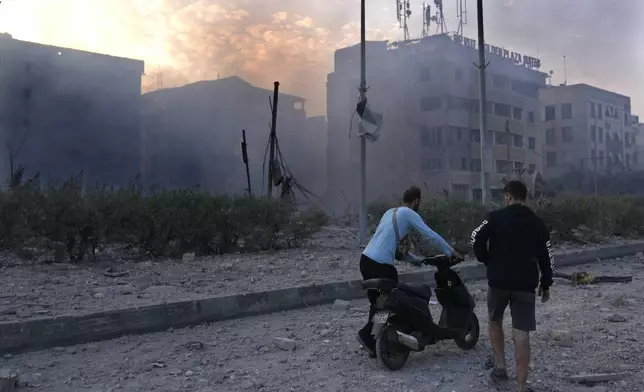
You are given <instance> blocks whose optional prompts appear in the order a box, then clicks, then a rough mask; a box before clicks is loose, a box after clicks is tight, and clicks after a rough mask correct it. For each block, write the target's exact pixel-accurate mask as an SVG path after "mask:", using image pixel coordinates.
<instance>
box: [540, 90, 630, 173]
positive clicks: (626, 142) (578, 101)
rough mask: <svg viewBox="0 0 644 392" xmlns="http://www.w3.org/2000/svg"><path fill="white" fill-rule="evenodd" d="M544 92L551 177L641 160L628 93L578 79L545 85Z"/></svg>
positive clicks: (547, 164)
mask: <svg viewBox="0 0 644 392" xmlns="http://www.w3.org/2000/svg"><path fill="white" fill-rule="evenodd" d="M539 98H540V101H541V120H542V121H543V130H544V132H545V145H544V175H545V177H546V178H556V177H559V176H561V175H563V174H565V173H567V172H570V171H572V170H576V169H581V170H590V171H592V170H594V169H595V168H597V170H598V171H599V172H615V171H621V170H623V169H625V168H628V167H630V166H631V165H632V164H633V163H634V162H637V161H638V160H639V158H638V151H637V147H636V142H635V132H634V127H633V124H632V116H631V99H630V98H629V97H627V96H624V95H621V94H617V93H614V92H611V91H606V90H602V89H600V88H597V87H593V86H589V85H587V84H575V85H561V86H556V87H548V88H544V89H541V90H539Z"/></svg>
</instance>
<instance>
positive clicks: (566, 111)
mask: <svg viewBox="0 0 644 392" xmlns="http://www.w3.org/2000/svg"><path fill="white" fill-rule="evenodd" d="M561 118H562V119H564V120H568V119H571V118H572V104H571V103H564V104H562V105H561Z"/></svg>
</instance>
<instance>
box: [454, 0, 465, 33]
mask: <svg viewBox="0 0 644 392" xmlns="http://www.w3.org/2000/svg"><path fill="white" fill-rule="evenodd" d="M456 16H457V17H458V29H457V30H456V35H458V36H461V37H462V36H463V27H465V25H466V24H467V0H456Z"/></svg>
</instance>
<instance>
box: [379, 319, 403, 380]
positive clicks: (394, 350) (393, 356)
mask: <svg viewBox="0 0 644 392" xmlns="http://www.w3.org/2000/svg"><path fill="white" fill-rule="evenodd" d="M396 331H397V329H396V327H395V326H394V325H392V324H389V325H387V326H386V327H385V328H383V330H382V331H381V332H380V334H379V335H378V337H377V338H376V355H377V356H378V361H379V362H380V363H381V364H382V365H384V366H385V367H386V368H387V369H389V370H399V369H400V368H402V367H403V366H405V363H407V359H408V358H409V348H408V347H407V346H405V345H403V344H401V343H399V342H398V334H397V333H396Z"/></svg>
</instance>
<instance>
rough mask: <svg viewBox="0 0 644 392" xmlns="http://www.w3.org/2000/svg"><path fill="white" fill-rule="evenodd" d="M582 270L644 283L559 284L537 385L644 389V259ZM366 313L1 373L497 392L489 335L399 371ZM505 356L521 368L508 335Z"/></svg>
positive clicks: (319, 312) (542, 335) (539, 339)
mask: <svg viewBox="0 0 644 392" xmlns="http://www.w3.org/2000/svg"><path fill="white" fill-rule="evenodd" d="M575 270H585V271H589V272H594V273H600V274H607V273H609V274H612V275H633V276H634V277H635V279H634V281H633V283H629V284H601V285H593V286H586V287H573V286H571V285H570V283H568V282H566V281H564V280H557V283H556V285H555V286H554V287H553V292H552V300H551V302H549V303H547V304H539V305H538V320H539V326H538V331H537V332H536V333H535V334H534V336H533V338H532V342H533V352H534V354H535V359H534V361H533V362H534V363H533V373H532V376H531V377H532V382H533V386H534V387H535V388H536V389H535V390H536V391H561V392H581V391H588V392H592V391H595V392H607V391H620V392H621V391H644V387H643V385H644V370H642V369H644V366H643V365H644V358H643V357H642V355H641V353H642V351H644V338H642V337H641V336H640V335H641V334H640V333H639V332H638V331H641V330H642V327H644V313H643V312H642V311H641V310H642V306H643V305H644V291H643V289H644V281H643V280H642V279H643V278H644V257H630V258H625V259H620V260H610V261H605V262H602V263H601V264H594V265H587V266H581V267H577V268H575ZM470 289H471V290H472V292H473V293H475V295H476V296H477V298H478V303H479V305H478V307H477V312H478V314H479V317H480V318H481V321H482V323H483V325H485V320H487V317H486V316H485V315H484V313H485V305H484V301H483V298H484V297H485V292H486V287H485V285H484V283H482V282H475V283H472V284H470ZM366 308H367V303H366V301H365V300H359V301H354V302H352V303H346V304H342V303H340V304H335V305H329V306H320V307H313V308H308V309H303V310H299V311H293V312H284V313H277V314H272V315H266V316H261V317H252V318H246V319H240V320H233V321H228V322H221V323H215V324H210V325H203V326H199V327H194V328H186V329H181V330H175V331H167V332H163V333H156V334H149V335H141V336H128V337H123V338H120V339H116V340H111V341H104V342H99V343H95V344H86V345H79V346H74V347H70V348H59V349H51V350H46V351H40V352H34V353H26V354H21V355H17V356H5V357H4V358H2V359H0V369H2V373H10V372H17V373H18V374H20V380H21V382H22V383H23V385H24V384H25V383H26V384H27V385H26V386H27V387H28V386H32V388H31V390H38V391H48V392H76V391H79V392H80V391H84V392H108V391H110V392H116V391H123V392H144V391H146V392H147V391H150V392H152V391H154V392H171V391H172V392H178V391H182V392H183V391H186V392H206V391H222V392H236V391H262V392H269V391H270V392H273V391H275V392H277V391H298V392H300V391H329V392H330V391H357V392H360V391H396V392H398V391H401V392H411V391H418V392H420V391H437V392H465V391H471V392H483V391H490V390H493V389H491V388H490V386H489V385H488V382H487V372H488V371H487V370H485V363H486V359H487V358H488V353H489V341H488V339H487V336H486V333H485V332H483V334H482V338H481V341H480V343H479V345H478V346H477V347H476V348H475V349H473V350H472V351H468V352H464V351H461V350H460V349H458V348H456V346H455V345H454V344H453V343H452V342H444V343H441V344H439V345H438V346H435V347H430V348H429V349H428V350H426V352H424V353H419V354H414V355H412V357H411V358H410V360H409V362H408V364H407V366H406V367H405V368H403V369H402V370H401V371H398V372H395V373H393V372H388V371H383V370H378V369H377V366H376V362H374V360H369V359H368V358H367V355H366V354H365V353H364V351H362V350H361V349H360V348H359V346H358V344H357V342H356V340H355V331H356V330H357V329H358V328H359V327H360V326H361V324H362V323H364V321H365V316H366ZM432 309H437V306H436V305H432ZM508 335H509V334H508ZM280 339H292V340H293V342H292V341H290V340H280ZM292 345H294V347H292ZM507 353H508V360H509V362H508V363H509V364H512V363H513V360H512V353H513V349H512V343H511V342H508V349H507ZM512 368H513V367H511V369H512ZM587 372H590V373H602V372H627V373H629V376H628V377H626V378H625V379H624V380H622V381H618V382H611V383H607V384H603V385H598V386H594V387H586V386H578V385H573V384H571V383H570V382H568V381H566V377H568V376H570V375H573V374H579V373H587ZM25 390H29V388H27V389H25Z"/></svg>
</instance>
